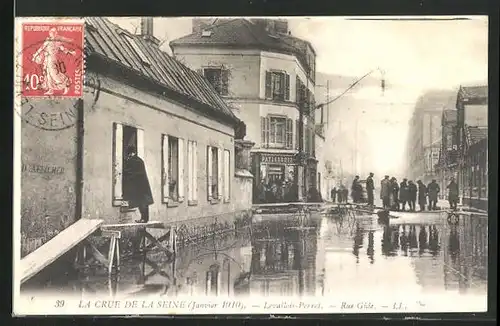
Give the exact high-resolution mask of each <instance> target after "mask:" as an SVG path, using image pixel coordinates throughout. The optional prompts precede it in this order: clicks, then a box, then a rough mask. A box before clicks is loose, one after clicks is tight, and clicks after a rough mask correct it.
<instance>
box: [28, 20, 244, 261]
mask: <svg viewBox="0 0 500 326" xmlns="http://www.w3.org/2000/svg"><path fill="white" fill-rule="evenodd" d="M85 24H86V25H85V55H86V72H85V92H84V97H83V101H77V102H75V104H74V108H75V112H77V113H73V115H72V116H73V117H75V119H76V123H74V124H73V125H69V126H67V128H65V129H64V130H61V131H60V132H50V131H46V130H43V129H40V128H38V129H37V128H34V127H32V126H31V125H23V127H22V128H21V129H22V131H21V134H22V139H23V143H22V153H23V172H22V180H23V181H22V189H23V191H22V198H21V199H22V200H21V202H22V203H23V204H22V215H23V222H22V234H23V239H26V240H25V241H23V248H22V249H23V253H24V254H26V253H29V252H31V251H33V250H35V249H36V248H37V247H39V246H40V245H41V244H43V243H45V242H46V241H48V240H49V239H50V238H51V237H52V236H53V235H55V234H57V232H59V231H61V230H62V229H64V228H65V227H67V226H69V225H71V224H72V223H73V222H74V221H76V220H77V219H80V218H89V219H96V218H98V219H104V220H105V222H106V223H123V222H130V221H133V220H137V219H139V214H138V212H137V211H136V209H129V208H128V203H127V201H126V200H125V199H124V198H123V188H122V185H123V180H122V175H123V165H124V158H125V157H126V156H127V154H128V153H127V150H128V148H130V145H132V146H134V147H136V148H137V153H138V156H139V157H140V158H142V160H143V161H144V163H145V167H146V171H147V174H148V178H149V183H150V187H151V192H152V197H153V201H154V203H153V204H152V205H150V206H149V215H150V220H152V221H160V222H164V223H166V224H178V225H180V226H182V224H184V225H188V226H189V227H188V228H184V229H188V230H191V231H193V232H196V230H198V229H197V228H196V227H197V226H199V223H201V222H200V221H202V222H203V221H205V222H208V223H213V219H211V218H210V217H218V221H220V222H221V223H224V222H225V221H233V220H234V218H236V216H238V215H239V214H243V213H244V212H246V211H247V210H248V209H250V207H251V194H252V191H251V189H252V183H251V179H249V178H248V175H249V174H250V172H247V173H246V175H247V177H239V176H237V173H236V172H238V171H240V170H242V169H245V166H240V165H238V164H237V162H236V158H238V157H241V158H242V160H241V161H243V162H245V161H248V160H245V159H244V155H243V154H242V152H241V151H240V152H237V151H238V150H241V149H242V148H241V147H240V148H238V147H237V146H235V144H236V145H237V143H238V139H241V138H243V136H244V129H245V128H244V124H243V123H242V122H241V120H240V119H238V118H237V117H236V116H235V115H234V113H233V111H232V110H231V108H230V107H229V106H228V104H227V103H226V101H224V100H223V99H222V97H221V96H220V94H218V93H217V92H216V91H215V89H214V88H213V86H212V85H211V84H210V83H209V81H207V80H206V79H205V78H203V77H202V76H201V75H199V74H197V73H196V72H195V71H193V70H191V69H189V68H187V67H186V66H185V65H183V64H182V63H180V62H179V61H178V60H176V59H174V58H172V57H171V56H169V55H168V54H166V53H165V52H163V51H161V50H160V48H159V41H158V40H157V39H156V38H155V37H154V36H153V21H152V18H146V19H143V20H142V26H141V27H142V28H141V33H140V35H135V34H132V33H129V32H128V31H126V30H125V29H122V28H120V27H119V26H118V25H115V24H113V23H111V22H110V21H109V20H108V19H106V18H86V20H85ZM52 104H53V105H54V106H60V108H59V107H55V108H53V109H54V110H56V111H57V110H63V109H65V107H64V105H66V106H68V104H67V102H64V101H58V102H57V101H56V102H53V103H52ZM51 109H52V108H51ZM47 110H48V108H47ZM40 139H42V140H43V143H42V142H40ZM248 154H249V153H248ZM41 162H44V163H41ZM35 163H36V164H38V165H40V164H44V165H48V166H53V167H57V169H53V171H55V173H52V174H49V173H46V174H45V175H43V176H42V175H41V174H40V173H34V172H33V171H35V170H34V169H31V168H29V167H30V166H31V165H33V164H35ZM24 166H26V168H24ZM246 168H247V169H248V168H249V167H248V166H247V167H246ZM39 170H40V169H39ZM40 171H41V170H40ZM240 172H241V171H240ZM241 174H242V175H245V173H241ZM48 181H51V182H48ZM61 191H63V192H64V195H63V193H62V192H61ZM41 194H43V196H42V195H41ZM47 216H52V217H53V218H51V219H47ZM202 218H204V219H202ZM231 225H232V224H231ZM191 226H193V227H192V228H191ZM33 239H35V240H37V239H38V240H40V241H38V240H37V241H35V240H33ZM33 244H34V245H33Z"/></svg>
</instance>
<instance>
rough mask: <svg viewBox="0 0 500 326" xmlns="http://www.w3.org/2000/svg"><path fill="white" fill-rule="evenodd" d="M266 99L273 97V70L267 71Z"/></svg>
mask: <svg viewBox="0 0 500 326" xmlns="http://www.w3.org/2000/svg"><path fill="white" fill-rule="evenodd" d="M265 96H266V99H270V98H272V77H271V72H270V71H266V94H265Z"/></svg>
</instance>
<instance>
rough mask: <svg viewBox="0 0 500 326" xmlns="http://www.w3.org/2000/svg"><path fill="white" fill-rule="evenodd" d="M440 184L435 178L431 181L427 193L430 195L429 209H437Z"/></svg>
mask: <svg viewBox="0 0 500 326" xmlns="http://www.w3.org/2000/svg"><path fill="white" fill-rule="evenodd" d="M440 190H441V189H439V185H438V184H437V182H436V180H435V179H433V180H432V181H431V183H429V185H428V186H427V194H428V195H429V210H436V209H437V207H436V205H437V201H438V194H439V191H440Z"/></svg>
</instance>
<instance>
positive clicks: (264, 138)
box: [260, 117, 270, 148]
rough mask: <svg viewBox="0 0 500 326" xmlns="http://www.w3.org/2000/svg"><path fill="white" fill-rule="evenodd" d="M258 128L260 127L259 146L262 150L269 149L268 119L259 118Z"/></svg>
mask: <svg viewBox="0 0 500 326" xmlns="http://www.w3.org/2000/svg"><path fill="white" fill-rule="evenodd" d="M260 127H261V144H262V147H263V148H267V147H269V129H270V122H269V118H268V117H261V118H260Z"/></svg>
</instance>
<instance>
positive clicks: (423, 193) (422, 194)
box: [417, 180, 427, 212]
mask: <svg viewBox="0 0 500 326" xmlns="http://www.w3.org/2000/svg"><path fill="white" fill-rule="evenodd" d="M417 184H418V205H419V206H420V211H421V212H423V211H425V204H426V203H427V187H426V186H425V185H424V184H423V183H422V181H420V180H418V181H417Z"/></svg>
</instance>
